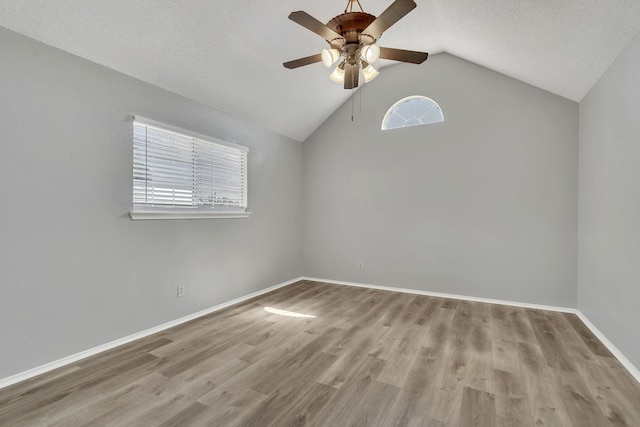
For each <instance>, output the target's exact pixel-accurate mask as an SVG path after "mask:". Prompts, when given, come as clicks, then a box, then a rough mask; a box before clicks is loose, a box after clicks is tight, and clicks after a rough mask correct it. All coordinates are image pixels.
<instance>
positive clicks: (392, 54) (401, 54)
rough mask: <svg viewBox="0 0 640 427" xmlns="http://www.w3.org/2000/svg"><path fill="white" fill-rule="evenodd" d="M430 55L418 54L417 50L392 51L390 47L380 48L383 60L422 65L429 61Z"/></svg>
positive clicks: (425, 53)
mask: <svg viewBox="0 0 640 427" xmlns="http://www.w3.org/2000/svg"><path fill="white" fill-rule="evenodd" d="M428 56H429V54H428V53H427V52H418V51H415V50H404V49H391V48H389V47H381V48H380V58H381V59H391V60H392V61H402V62H410V63H412V64H422V63H423V62H424V61H426V60H427V57H428Z"/></svg>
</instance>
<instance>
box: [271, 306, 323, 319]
mask: <svg viewBox="0 0 640 427" xmlns="http://www.w3.org/2000/svg"><path fill="white" fill-rule="evenodd" d="M264 310H265V311H267V312H269V313H273V314H279V315H281V316H289V317H312V318H313V317H316V316H313V315H311V314H303V313H296V312H295V311H287V310H280V309H279V308H273V307H265V308H264Z"/></svg>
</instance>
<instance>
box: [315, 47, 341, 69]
mask: <svg viewBox="0 0 640 427" xmlns="http://www.w3.org/2000/svg"><path fill="white" fill-rule="evenodd" d="M320 55H321V56H322V63H323V64H324V66H325V67H327V68H330V67H331V66H332V65H333V64H335V62H336V61H337V60H338V59H339V58H340V51H339V50H338V49H322V52H321V53H320Z"/></svg>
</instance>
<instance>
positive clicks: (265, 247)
mask: <svg viewBox="0 0 640 427" xmlns="http://www.w3.org/2000/svg"><path fill="white" fill-rule="evenodd" d="M0 58H1V59H0V182H1V183H2V208H1V209H0V289H1V291H2V295H1V296H0V378H4V377H7V376H10V375H12V374H15V373H18V372H21V371H24V370H27V369H29V368H33V367H35V366H38V365H40V364H43V363H46V362H50V361H53V360H56V359H58V358H61V357H64V356H68V355H70V354H73V353H75V352H78V351H81V350H85V349H88V348H91V347H93V346H96V345H99V344H103V343H106V342H108V341H111V340H114V339H117V338H121V337H124V336H126V335H129V334H132V333H135V332H138V331H141V330H144V329H146V328H149V327H152V326H156V325H158V324H161V323H163V322H166V321H170V320H173V319H176V318H179V317H181V316H184V315H187V314H190V313H193V312H196V311H198V310H201V309H204V308H207V307H210V306H213V305H215V304H218V303H221V302H224V301H228V300H230V299H232V298H235V297H238V296H241V295H246V294H248V293H250V292H253V291H256V290H259V289H262V288H265V287H268V286H271V285H274V284H277V283H279V282H282V281H285V280H289V279H292V278H294V277H297V276H299V275H300V274H301V273H302V269H301V265H302V262H301V258H300V255H299V252H300V251H299V248H300V245H301V242H300V233H299V230H300V228H301V220H300V217H301V214H300V211H299V210H300V207H299V206H300V197H301V195H300V191H301V189H302V187H301V177H302V166H301V162H302V146H301V144H300V143H298V142H295V141H293V140H290V139H287V138H284V137H282V136H278V135H276V134H273V133H269V132H266V131H263V130H260V129H257V128H255V127H252V126H249V125H247V124H244V123H242V122H239V121H237V120H233V119H231V118H229V117H226V116H225V115H223V114H221V113H219V112H216V111H213V110H211V109H208V108H206V107H204V106H202V105H200V104H197V103H194V102H192V101H190V100H187V99H185V98H182V97H179V96H177V95H174V94H171V93H169V92H166V91H163V90H160V89H158V88H156V87H153V86H151V85H148V84H145V83H142V82H140V81H137V80H134V79H132V78H128V77H126V76H123V75H121V74H118V73H116V72H114V71H112V70H109V69H107V68H104V67H101V66H98V65H95V64H92V63H90V62H87V61H85V60H83V59H80V58H77V57H74V56H72V55H69V54H66V53H63V52H61V51H58V50H56V49H53V48H51V47H47V46H45V45H43V44H40V43H37V42H34V41H32V40H29V39H27V38H24V37H22V36H19V35H16V34H14V33H11V32H9V31H7V30H5V29H1V28H0ZM211 84H215V79H214V76H212V83H211ZM132 114H139V115H142V116H146V117H149V118H152V119H155V120H158V121H164V122H167V123H171V124H174V125H176V126H180V127H184V128H187V129H190V130H193V131H196V132H200V133H203V134H207V135H210V136H213V137H216V138H220V139H224V140H228V141H233V142H237V143H239V144H243V145H247V146H249V147H250V149H251V151H250V153H249V205H250V210H251V211H252V212H253V215H252V216H251V217H250V218H249V219H214V220H192V221H188V220H174V221H131V220H130V219H129V217H128V215H127V212H128V211H129V210H130V209H131V198H132V195H131V191H132V190H131V187H132V160H131V156H132V154H131V153H132V148H131V147H132V145H131V144H132V143H131V138H132V135H131V132H132V124H131V121H130V120H129V118H128V116H130V115H132ZM179 283H183V284H186V290H187V294H186V297H184V298H181V299H177V298H176V285H177V284H179Z"/></svg>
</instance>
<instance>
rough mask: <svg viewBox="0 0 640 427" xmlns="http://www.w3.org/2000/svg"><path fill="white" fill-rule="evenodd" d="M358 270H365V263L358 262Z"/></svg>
mask: <svg viewBox="0 0 640 427" xmlns="http://www.w3.org/2000/svg"><path fill="white" fill-rule="evenodd" d="M358 270H364V261H358Z"/></svg>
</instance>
